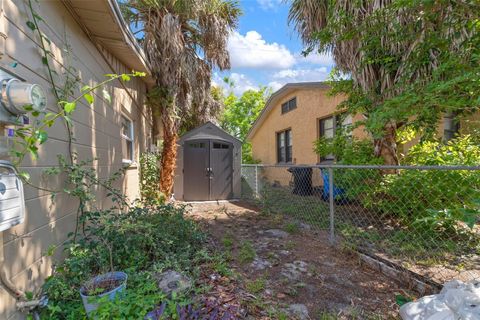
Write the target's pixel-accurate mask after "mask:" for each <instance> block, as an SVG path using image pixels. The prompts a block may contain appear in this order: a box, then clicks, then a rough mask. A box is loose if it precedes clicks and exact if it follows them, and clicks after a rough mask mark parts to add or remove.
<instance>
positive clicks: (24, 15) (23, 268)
mask: <svg viewBox="0 0 480 320" xmlns="http://www.w3.org/2000/svg"><path fill="white" fill-rule="evenodd" d="M1 1H2V3H3V9H4V13H5V15H4V16H3V17H1V18H0V19H1V20H0V27H1V29H2V30H4V32H5V34H6V35H7V39H6V45H5V49H3V48H2V47H0V50H2V51H5V52H2V53H5V54H6V55H4V56H3V57H2V59H1V60H0V63H1V65H2V67H4V68H6V69H8V70H10V71H12V72H14V73H15V74H17V75H18V76H20V77H22V78H24V79H25V80H27V81H29V82H32V83H38V84H40V85H42V86H43V87H44V88H45V90H46V91H47V92H48V102H49V103H48V108H49V109H51V110H56V106H55V104H54V97H53V96H52V94H51V92H50V91H51V90H50V88H51V87H50V84H49V82H47V80H46V79H47V77H46V68H45V67H44V66H43V65H42V62H41V55H40V50H39V42H38V40H39V39H38V38H37V35H36V34H35V33H34V32H33V31H32V30H30V29H29V28H28V27H27V25H26V21H28V20H30V19H31V18H30V17H29V16H30V12H29V10H28V9H27V2H26V1H24V0H1ZM32 3H33V5H34V6H35V10H36V11H37V12H38V13H39V15H40V16H41V17H42V18H43V20H44V22H42V23H41V29H42V31H43V32H44V33H45V34H46V35H47V36H48V37H49V39H50V40H51V41H52V44H51V51H52V53H53V54H54V56H55V58H54V60H55V61H54V68H55V70H56V72H57V73H58V74H59V75H63V74H64V73H65V72H68V71H67V68H68V67H69V66H71V67H73V68H75V69H76V70H77V71H76V72H75V73H76V74H77V75H78V76H79V77H80V79H81V84H80V86H83V85H85V84H88V85H95V84H96V83H98V82H100V81H102V80H104V79H105V78H104V74H107V73H124V72H129V68H127V67H125V66H124V65H122V64H121V63H120V62H119V61H117V60H116V59H115V58H114V57H113V56H112V55H111V54H109V53H108V52H103V53H104V54H105V58H106V60H107V61H108V63H107V62H106V61H105V60H104V58H103V57H102V55H101V54H100V51H99V50H98V49H97V47H96V46H95V45H94V44H93V43H92V42H91V41H90V40H89V39H88V37H87V36H86V34H85V33H84V32H83V31H82V29H81V28H80V27H79V25H78V24H77V23H76V22H75V21H74V19H73V18H72V16H71V15H70V13H69V12H68V11H67V10H66V9H65V7H64V6H63V4H62V2H61V1H40V4H38V3H37V2H36V1H32ZM65 39H66V41H65ZM67 44H68V45H69V46H70V47H71V52H72V55H71V59H67V58H66V55H65V54H64V53H65V52H64V51H63V49H64V48H65V47H66V46H67ZM13 61H16V62H17V66H16V67H15V68H12V67H11V66H10V64H11V63H12V62H13ZM112 68H113V70H112ZM61 84H62V83H61V81H59V85H61ZM106 89H107V90H108V91H109V92H110V94H111V96H112V102H111V103H108V102H107V101H105V100H103V98H102V95H101V91H100V92H98V94H97V95H96V97H95V98H96V101H95V104H94V105H93V106H88V105H87V104H85V103H84V102H83V101H82V104H81V105H78V106H77V110H76V111H75V113H74V116H73V124H74V129H73V131H74V136H75V140H74V141H73V142H72V150H73V151H74V152H77V153H78V157H79V158H80V159H92V158H95V157H96V158H98V160H97V161H95V164H94V166H95V169H96V170H97V172H98V175H99V176H100V177H103V178H105V177H108V176H110V175H111V174H112V173H114V172H115V171H117V170H118V169H119V168H121V166H122V150H121V148H122V146H121V138H120V128H121V127H120V116H121V112H122V109H123V112H124V113H125V114H127V115H128V116H129V117H130V118H131V119H132V120H133V121H134V127H135V157H136V158H137V161H138V155H139V152H140V151H142V150H144V149H145V148H146V147H147V145H148V144H149V143H151V141H149V139H148V138H147V137H149V133H150V128H149V126H150V120H149V119H150V118H149V114H148V112H147V110H146V108H145V107H144V99H145V91H146V87H145V84H144V82H143V81H142V80H140V79H134V80H132V81H131V82H128V83H125V84H121V83H120V82H118V81H117V82H115V83H111V84H109V85H108V86H107V87H106ZM48 134H49V139H48V141H47V142H46V143H45V144H44V145H43V146H42V147H41V148H40V150H39V158H38V159H37V160H32V159H29V158H28V159H25V161H24V162H23V164H22V165H23V168H24V169H25V170H26V171H28V172H29V173H30V175H31V177H32V182H33V183H34V184H36V185H41V186H43V187H47V188H56V187H57V188H58V187H59V186H61V184H60V179H61V178H60V177H54V178H47V177H45V176H44V175H43V174H42V172H43V171H44V169H46V168H48V167H50V166H55V165H56V164H57V163H58V162H57V155H58V154H61V155H64V156H65V157H67V156H68V142H67V138H66V137H67V132H66V129H65V126H64V124H63V123H62V122H58V123H57V124H55V125H54V126H53V127H52V128H50V129H49V130H48ZM117 186H118V187H120V188H122V189H123V190H124V191H125V192H126V193H127V194H128V196H129V197H130V199H134V198H135V197H137V196H138V172H137V168H136V166H132V167H131V168H130V169H128V170H127V172H126V175H125V177H124V178H123V179H122V181H120V182H119V183H118V184H117ZM105 195H106V192H105V191H103V190H99V191H98V199H99V200H100V201H98V202H97V206H99V207H104V206H106V205H108V201H107V200H105ZM25 199H26V206H27V212H26V219H25V222H24V223H23V224H21V225H17V226H15V227H14V228H12V229H10V230H7V231H5V232H4V249H5V258H6V271H7V274H8V277H9V278H11V279H12V281H13V283H14V284H15V285H16V286H18V288H20V289H22V290H26V291H37V290H38V289H39V287H40V286H41V284H42V283H43V281H44V278H45V277H46V276H48V275H49V274H50V273H51V268H52V263H53V261H54V259H56V258H59V256H58V254H59V253H60V252H61V250H57V256H56V257H54V258H53V259H52V258H50V257H45V252H47V249H48V248H49V246H51V245H55V246H60V245H61V244H62V243H63V242H64V241H65V240H66V235H67V234H68V233H69V232H70V231H72V230H73V228H74V226H75V218H76V209H77V202H76V201H75V199H73V198H70V197H69V196H67V195H65V194H59V195H58V196H57V198H56V200H55V201H54V202H52V200H51V198H50V194H49V193H48V192H46V191H41V190H38V189H34V188H31V187H28V186H27V187H26V188H25ZM14 306H15V300H14V299H13V298H12V297H11V296H10V295H9V294H8V293H7V292H6V291H5V290H4V289H3V287H0V319H13V318H15V319H17V318H22V316H21V315H20V314H19V313H17V312H15V308H14Z"/></svg>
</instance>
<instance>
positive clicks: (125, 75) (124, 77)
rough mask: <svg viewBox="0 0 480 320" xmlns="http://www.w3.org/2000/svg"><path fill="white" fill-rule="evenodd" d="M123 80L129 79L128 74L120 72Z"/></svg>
mask: <svg viewBox="0 0 480 320" xmlns="http://www.w3.org/2000/svg"><path fill="white" fill-rule="evenodd" d="M122 80H123V81H130V76H129V75H128V74H122Z"/></svg>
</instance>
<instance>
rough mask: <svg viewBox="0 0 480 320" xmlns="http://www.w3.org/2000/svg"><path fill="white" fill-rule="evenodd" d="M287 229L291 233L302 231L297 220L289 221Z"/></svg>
mask: <svg viewBox="0 0 480 320" xmlns="http://www.w3.org/2000/svg"><path fill="white" fill-rule="evenodd" d="M285 231H287V232H288V233H290V234H294V233H298V232H299V231H300V227H299V226H298V223H296V222H289V223H287V225H286V226H285Z"/></svg>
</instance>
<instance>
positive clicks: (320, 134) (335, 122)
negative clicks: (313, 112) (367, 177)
mask: <svg viewBox="0 0 480 320" xmlns="http://www.w3.org/2000/svg"><path fill="white" fill-rule="evenodd" d="M343 115H346V116H347V117H348V116H350V117H351V121H350V123H348V124H344V123H343V122H344V121H345V119H346V118H345V119H343V120H342V116H343ZM328 119H332V121H333V123H332V125H333V126H332V129H331V130H332V131H333V132H332V137H331V139H333V138H334V137H335V135H336V134H337V130H338V128H341V127H345V128H346V127H351V126H352V125H353V121H354V120H353V115H352V114H350V113H347V112H342V113H336V114H330V115H328V116H325V117H322V118H318V120H317V124H318V130H317V134H318V139H321V138H322V137H324V136H325V130H324V125H323V123H324V122H325V121H326V120H328ZM341 120H342V123H340V121H341ZM329 130H330V129H329ZM348 136H349V137H352V136H353V132H352V131H350V132H349V134H348ZM319 161H320V162H323V161H328V162H331V161H335V156H333V155H332V156H324V157H320V158H319Z"/></svg>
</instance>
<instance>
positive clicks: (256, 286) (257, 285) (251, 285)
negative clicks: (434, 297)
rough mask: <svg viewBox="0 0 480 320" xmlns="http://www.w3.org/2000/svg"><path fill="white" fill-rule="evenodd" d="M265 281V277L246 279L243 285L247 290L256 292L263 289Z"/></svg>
mask: <svg viewBox="0 0 480 320" xmlns="http://www.w3.org/2000/svg"><path fill="white" fill-rule="evenodd" d="M266 283H267V281H266V280H265V278H258V279H256V280H253V281H247V283H246V284H245V287H246V289H247V291H248V292H250V293H251V294H257V293H260V292H262V291H263V290H265V285H266Z"/></svg>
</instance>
